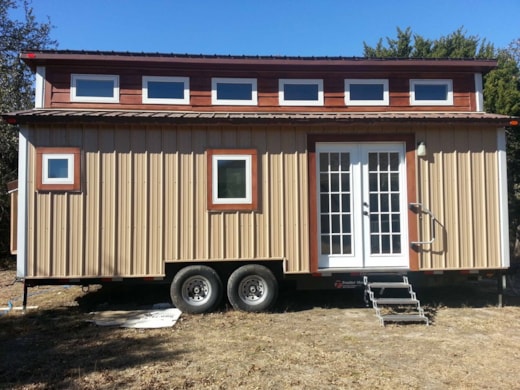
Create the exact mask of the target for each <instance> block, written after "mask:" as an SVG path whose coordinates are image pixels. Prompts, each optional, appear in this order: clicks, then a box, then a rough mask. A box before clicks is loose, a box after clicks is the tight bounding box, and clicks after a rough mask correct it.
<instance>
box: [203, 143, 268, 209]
mask: <svg viewBox="0 0 520 390" xmlns="http://www.w3.org/2000/svg"><path fill="white" fill-rule="evenodd" d="M206 155H207V166H208V170H207V184H208V186H207V187H208V191H207V201H208V210H210V211H255V210H258V159H257V151H256V149H208V150H207V151H206ZM225 155H244V156H251V203H244V204H242V203H224V204H222V203H213V156H225ZM215 191H216V189H215Z"/></svg>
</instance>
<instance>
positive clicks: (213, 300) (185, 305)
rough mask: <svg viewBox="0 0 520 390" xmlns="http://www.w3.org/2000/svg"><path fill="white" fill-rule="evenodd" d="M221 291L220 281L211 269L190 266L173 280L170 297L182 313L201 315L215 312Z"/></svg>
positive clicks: (202, 266)
mask: <svg viewBox="0 0 520 390" xmlns="http://www.w3.org/2000/svg"><path fill="white" fill-rule="evenodd" d="M222 290H223V287H222V281H221V280H220V277H219V276H218V274H217V273H216V272H215V270H214V269H213V268H210V267H207V266H205V265H190V266H188V267H185V268H182V269H181V270H180V271H179V272H177V274H176V275H175V277H174V278H173V281H172V284H171V287H170V296H171V299H172V302H173V304H174V305H175V307H177V308H178V309H180V310H182V311H183V312H186V313H191V314H201V313H207V312H210V311H213V310H215V308H216V307H217V306H218V305H219V304H220V301H221V300H222V293H223V291H222Z"/></svg>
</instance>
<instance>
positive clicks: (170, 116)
mask: <svg viewBox="0 0 520 390" xmlns="http://www.w3.org/2000/svg"><path fill="white" fill-rule="evenodd" d="M2 117H3V118H4V120H5V121H6V122H8V123H13V124H14V123H40V122H52V123H64V122H66V123H71V122H73V123H79V122H102V123H113V122H119V123H124V122H127V123H130V122H131V123H135V122H145V123H154V122H160V123H208V124H218V123H237V124H240V123H338V122H409V121H415V122H417V121H419V122H479V123H481V122H491V123H497V124H501V125H503V126H507V125H509V121H510V120H511V117H509V116H506V115H499V114H487V113H481V112H420V111H406V112H306V113H301V112H297V113H293V112H200V111H144V110H143V111H138V110H136V111H134V110H84V109H83V110H82V109H77V110H53V109H33V110H27V111H18V112H11V113H6V114H2Z"/></svg>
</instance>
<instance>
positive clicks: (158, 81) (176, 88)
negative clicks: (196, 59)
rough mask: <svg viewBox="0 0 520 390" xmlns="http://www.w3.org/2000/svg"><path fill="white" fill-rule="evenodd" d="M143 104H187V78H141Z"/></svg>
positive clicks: (188, 92)
mask: <svg viewBox="0 0 520 390" xmlns="http://www.w3.org/2000/svg"><path fill="white" fill-rule="evenodd" d="M143 103H148V104H189V103H190V90H189V78H188V77H158V76H157V77H156V76H143Z"/></svg>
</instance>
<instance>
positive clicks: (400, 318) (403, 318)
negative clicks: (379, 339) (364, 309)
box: [380, 314, 429, 325]
mask: <svg viewBox="0 0 520 390" xmlns="http://www.w3.org/2000/svg"><path fill="white" fill-rule="evenodd" d="M380 320H381V322H382V323H383V324H384V322H385V321H386V322H424V323H425V324H426V325H429V321H428V317H426V316H422V315H418V314H385V315H382V316H380Z"/></svg>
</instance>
